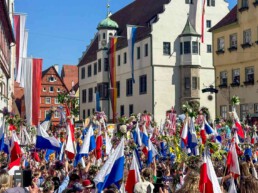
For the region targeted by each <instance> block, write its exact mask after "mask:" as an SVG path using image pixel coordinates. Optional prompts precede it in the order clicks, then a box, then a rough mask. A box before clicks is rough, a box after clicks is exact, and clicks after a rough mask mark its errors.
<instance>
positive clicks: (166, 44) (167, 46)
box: [163, 42, 171, 55]
mask: <svg viewBox="0 0 258 193" xmlns="http://www.w3.org/2000/svg"><path fill="white" fill-rule="evenodd" d="M170 53H171V50H170V42H163V54H164V55H170Z"/></svg>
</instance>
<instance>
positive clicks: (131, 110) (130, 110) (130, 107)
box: [129, 104, 133, 116]
mask: <svg viewBox="0 0 258 193" xmlns="http://www.w3.org/2000/svg"><path fill="white" fill-rule="evenodd" d="M132 114H133V104H131V105H129V116H131V115H132Z"/></svg>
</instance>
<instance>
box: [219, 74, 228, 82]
mask: <svg viewBox="0 0 258 193" xmlns="http://www.w3.org/2000/svg"><path fill="white" fill-rule="evenodd" d="M227 84H228V77H227V71H223V72H220V85H222V86H227Z"/></svg>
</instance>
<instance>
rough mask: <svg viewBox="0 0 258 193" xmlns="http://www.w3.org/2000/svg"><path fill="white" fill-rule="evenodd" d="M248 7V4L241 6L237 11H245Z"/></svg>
mask: <svg viewBox="0 0 258 193" xmlns="http://www.w3.org/2000/svg"><path fill="white" fill-rule="evenodd" d="M248 9H249V7H248V6H245V7H241V8H240V9H238V11H239V12H243V11H247V10H248Z"/></svg>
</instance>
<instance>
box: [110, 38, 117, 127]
mask: <svg viewBox="0 0 258 193" xmlns="http://www.w3.org/2000/svg"><path fill="white" fill-rule="evenodd" d="M116 44H117V38H116V37H111V39H110V60H111V61H110V84H111V89H110V98H111V104H112V111H113V122H114V123H115V122H116V106H117V88H116Z"/></svg>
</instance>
